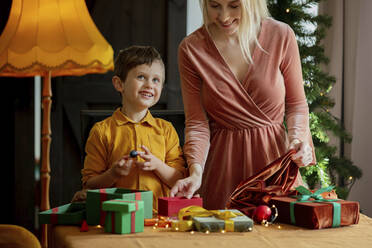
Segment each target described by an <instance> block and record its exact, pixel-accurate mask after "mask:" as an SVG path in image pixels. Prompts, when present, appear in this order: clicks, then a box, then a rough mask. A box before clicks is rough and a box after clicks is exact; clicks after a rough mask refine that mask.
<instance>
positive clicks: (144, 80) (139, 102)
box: [117, 60, 164, 119]
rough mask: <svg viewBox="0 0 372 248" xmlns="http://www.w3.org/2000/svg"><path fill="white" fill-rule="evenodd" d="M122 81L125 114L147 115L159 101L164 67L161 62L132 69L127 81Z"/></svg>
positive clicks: (121, 88) (120, 89)
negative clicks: (149, 109)
mask: <svg viewBox="0 0 372 248" xmlns="http://www.w3.org/2000/svg"><path fill="white" fill-rule="evenodd" d="M120 81H121V85H120V86H121V87H120V88H119V89H118V88H117V90H118V91H119V92H121V95H122V103H123V110H122V111H123V112H124V113H125V114H126V115H127V116H128V117H129V118H131V119H132V116H133V115H135V116H136V115H137V114H139V113H142V114H145V112H147V109H148V108H150V107H152V106H153V105H154V104H156V103H157V102H158V101H159V98H160V95H161V90H162V88H163V82H164V67H163V64H162V63H160V62H159V61H156V60H155V61H154V62H153V63H152V64H151V65H147V64H142V65H138V66H136V67H134V68H133V69H131V70H130V71H129V72H128V74H127V77H126V79H125V81H122V80H120Z"/></svg>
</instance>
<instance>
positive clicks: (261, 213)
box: [252, 205, 271, 223]
mask: <svg viewBox="0 0 372 248" xmlns="http://www.w3.org/2000/svg"><path fill="white" fill-rule="evenodd" d="M270 216H271V209H270V208H269V207H268V206H266V205H260V206H258V207H257V208H256V209H255V210H254V211H253V216H252V217H253V220H254V221H256V222H258V223H261V222H262V221H263V220H268V219H269V218H270Z"/></svg>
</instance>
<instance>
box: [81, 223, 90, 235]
mask: <svg viewBox="0 0 372 248" xmlns="http://www.w3.org/2000/svg"><path fill="white" fill-rule="evenodd" d="M88 230H89V226H88V224H87V221H86V220H83V223H81V227H80V232H88Z"/></svg>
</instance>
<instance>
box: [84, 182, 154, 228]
mask: <svg viewBox="0 0 372 248" xmlns="http://www.w3.org/2000/svg"><path fill="white" fill-rule="evenodd" d="M113 199H121V200H130V201H134V200H141V201H143V202H144V216H145V218H146V219H151V218H152V209H153V198H152V191H146V190H131V189H122V188H106V189H96V190H88V191H87V201H86V203H87V223H88V225H98V224H100V225H102V226H103V225H104V223H105V217H106V213H105V212H104V211H103V210H102V208H101V205H102V203H103V202H104V201H107V200H113Z"/></svg>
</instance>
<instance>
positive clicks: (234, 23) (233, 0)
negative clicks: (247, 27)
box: [205, 0, 241, 35]
mask: <svg viewBox="0 0 372 248" xmlns="http://www.w3.org/2000/svg"><path fill="white" fill-rule="evenodd" d="M205 1H206V2H207V13H208V18H209V22H210V24H215V25H216V27H217V28H218V30H219V31H221V32H223V33H224V34H226V35H233V34H235V33H236V32H237V31H238V28H239V22H240V19H241V3H240V0H205Z"/></svg>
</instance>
